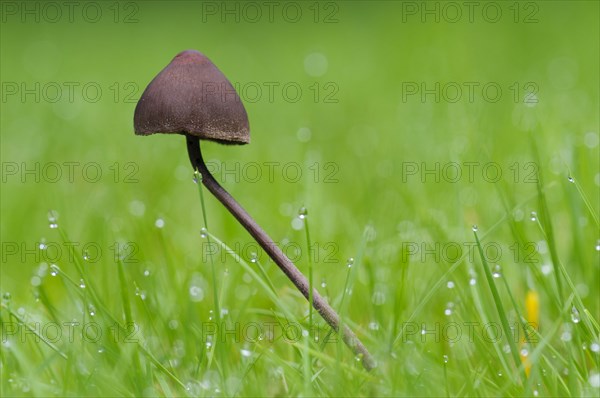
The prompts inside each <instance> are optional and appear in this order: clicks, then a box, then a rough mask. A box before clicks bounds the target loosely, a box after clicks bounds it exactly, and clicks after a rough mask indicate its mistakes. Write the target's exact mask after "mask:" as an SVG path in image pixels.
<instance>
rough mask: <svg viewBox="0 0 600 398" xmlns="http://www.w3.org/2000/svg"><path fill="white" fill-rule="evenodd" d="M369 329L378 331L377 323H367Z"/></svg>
mask: <svg viewBox="0 0 600 398" xmlns="http://www.w3.org/2000/svg"><path fill="white" fill-rule="evenodd" d="M369 329H371V330H379V323H377V322H370V323H369Z"/></svg>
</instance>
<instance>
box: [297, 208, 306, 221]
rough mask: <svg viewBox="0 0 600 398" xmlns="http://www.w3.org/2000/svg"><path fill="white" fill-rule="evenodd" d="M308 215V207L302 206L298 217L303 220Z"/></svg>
mask: <svg viewBox="0 0 600 398" xmlns="http://www.w3.org/2000/svg"><path fill="white" fill-rule="evenodd" d="M307 216H308V210H307V209H306V207H304V206H302V207H301V208H300V210H298V217H299V218H300V219H301V220H304V219H305V218H306V217H307Z"/></svg>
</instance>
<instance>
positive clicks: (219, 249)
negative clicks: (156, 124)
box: [0, 1, 600, 397]
mask: <svg viewBox="0 0 600 398" xmlns="http://www.w3.org/2000/svg"><path fill="white" fill-rule="evenodd" d="M417 3H418V4H420V3H419V2H417ZM102 4H104V3H102ZM135 4H137V5H138V6H139V10H138V13H137V14H136V15H137V18H138V19H139V22H138V23H133V24H123V23H114V22H113V21H112V19H111V18H112V16H113V14H111V13H112V12H113V10H112V9H109V8H106V9H104V15H107V16H110V18H109V17H107V19H103V20H101V21H100V22H99V23H97V24H90V23H87V22H85V21H83V20H81V19H76V21H75V22H73V23H68V21H66V20H62V21H61V22H60V23H43V22H40V23H35V22H33V21H32V20H31V19H29V20H28V21H26V22H24V23H21V22H20V19H19V18H18V17H17V18H16V19H14V18H13V16H10V15H8V16H7V20H6V22H4V21H3V22H2V25H0V29H1V33H2V34H1V35H0V44H1V46H0V59H1V60H2V61H1V64H0V74H1V79H0V80H2V82H3V87H2V90H3V91H2V95H3V96H4V97H3V99H2V103H1V106H2V109H1V110H2V112H1V115H2V116H1V117H0V128H1V131H2V135H1V144H2V145H1V149H0V152H1V155H2V170H3V173H2V178H3V181H2V191H1V203H0V211H1V216H2V223H1V226H0V232H1V236H2V237H1V241H2V250H1V251H2V266H1V269H0V271H1V272H0V276H1V278H0V293H1V295H2V301H1V304H0V322H1V323H2V328H1V333H2V334H1V337H2V338H1V340H2V346H1V347H2V350H1V352H0V395H2V396H3V397H4V396H6V397H8V396H36V397H37V396H94V397H95V396H178V397H186V396H276V395H277V396H279V395H285V396H299V395H302V396H540V397H541V396H598V394H599V385H600V326H599V323H600V303H599V289H598V286H600V268H599V266H598V264H599V263H600V261H599V260H600V241H599V240H598V238H599V228H600V227H599V224H598V211H599V208H598V203H599V201H600V192H599V188H598V187H599V185H600V177H599V175H600V174H599V170H600V164H599V159H598V132H599V130H600V123H599V115H598V109H599V108H600V100H599V92H598V87H599V84H600V83H599V77H598V76H599V74H598V70H599V68H600V65H599V62H598V59H599V58H598V51H599V50H598V48H599V42H598V37H599V36H600V35H599V34H598V30H599V27H598V20H597V15H598V3H597V2H584V1H580V2H569V3H566V2H561V1H552V2H538V3H535V4H537V5H538V6H539V11H538V13H537V14H536V15H537V18H538V19H539V22H538V23H532V24H525V23H514V22H513V21H512V19H511V18H512V17H513V14H512V12H513V11H512V9H509V8H508V7H509V6H510V5H511V4H512V2H498V3H497V4H499V5H500V6H501V7H503V11H504V14H503V15H504V16H507V18H506V19H502V20H501V21H500V22H499V23H496V24H490V23H486V22H485V21H483V20H481V19H478V20H477V21H475V22H474V23H468V22H466V21H462V22H459V23H447V22H444V21H442V22H440V23H434V22H431V20H428V22H426V23H421V22H420V19H419V18H418V17H417V18H416V19H410V18H409V20H408V21H407V22H406V23H399V22H398V21H399V19H398V18H400V21H401V17H402V6H403V5H402V3H401V2H376V3H367V2H358V1H357V2H354V1H353V2H340V3H335V4H336V5H337V6H338V7H339V9H338V13H337V14H336V16H337V18H338V19H339V22H337V23H331V24H324V23H314V22H313V21H312V19H311V18H312V17H313V16H314V15H313V14H312V12H313V11H314V10H313V9H310V8H308V7H309V6H310V4H309V3H306V4H305V3H302V7H304V8H303V11H304V15H305V16H310V17H311V18H309V17H307V18H305V19H302V21H300V22H299V23H297V24H292V23H288V22H286V21H284V20H282V19H281V18H279V19H276V21H275V22H273V23H267V22H265V21H262V22H261V23H256V24H253V23H249V22H243V21H242V22H240V23H234V22H231V21H229V22H226V23H221V22H220V20H219V18H218V17H217V18H212V17H211V18H212V19H211V18H209V19H208V21H206V22H201V21H202V18H203V14H202V9H201V4H200V3H198V4H194V5H190V4H191V3H187V2H177V3H173V4H172V5H171V6H170V8H169V9H168V10H167V8H165V3H163V2H160V1H152V2H140V3H135ZM311 4H312V3H311ZM332 4H333V3H332ZM373 4H375V5H373ZM532 4H533V3H532ZM3 5H4V3H3ZM107 7H108V5H107ZM322 7H323V8H320V9H319V10H320V11H321V13H320V14H319V15H320V17H324V16H325V15H327V14H326V13H327V12H331V11H332V10H334V9H333V8H332V9H329V8H328V9H325V8H324V7H325V5H324V3H322ZM523 7H525V6H524V3H523ZM121 11H122V12H130V11H131V9H124V8H123V9H121ZM520 11H521V13H524V12H530V11H531V9H529V8H528V9H525V8H521V9H520ZM124 15H126V14H121V16H124ZM523 15H525V14H522V15H521V16H523ZM394 16H396V17H397V18H394ZM165 17H169V18H165ZM74 33H76V34H74ZM149 43H151V45H150V44H149ZM282 43H285V44H282ZM185 48H196V49H198V50H201V51H203V52H205V53H206V54H207V55H208V56H209V57H210V58H211V59H212V60H213V61H214V62H215V63H216V64H217V65H218V66H219V67H220V68H221V69H222V70H223V72H224V73H225V74H226V75H227V76H229V77H230V78H231V80H233V81H237V82H240V83H241V87H242V89H241V90H240V91H242V92H243V90H247V91H246V94H247V95H246V96H243V99H244V103H245V106H246V108H247V110H248V114H249V116H250V121H251V131H252V144H251V145H248V146H246V147H229V146H227V147H225V146H218V145H216V144H211V143H208V144H203V152H204V154H205V155H206V157H207V159H206V160H207V162H208V163H209V164H210V165H211V166H212V167H213V169H214V170H215V175H216V178H217V180H219V181H221V182H222V184H223V185H224V186H225V188H226V189H227V190H228V191H230V192H231V193H232V195H233V196H234V197H235V198H236V199H237V200H238V201H239V202H240V203H241V204H242V205H243V206H244V207H245V208H246V209H247V210H248V212H249V213H250V214H251V215H252V216H253V217H254V218H255V219H256V220H257V221H258V222H259V223H260V224H261V225H262V226H263V227H264V229H265V230H266V231H267V232H268V233H269V234H270V235H271V236H272V237H273V238H274V240H275V241H276V242H278V244H279V245H280V246H281V247H282V249H283V250H284V252H286V253H287V254H288V256H289V257H290V258H292V259H293V261H294V262H295V263H296V265H297V266H298V267H299V268H300V269H301V270H302V272H303V273H304V274H305V275H307V277H309V280H310V283H311V285H314V286H315V287H316V288H317V289H318V290H319V291H320V292H321V293H322V294H323V296H325V297H327V299H328V301H329V302H330V303H331V304H332V306H333V308H335V309H336V311H338V313H339V314H340V316H341V318H342V322H343V323H344V324H346V325H348V326H349V327H350V328H351V329H352V330H353V331H355V332H356V334H357V335H358V336H359V337H360V338H361V340H362V341H363V342H364V343H365V345H366V346H367V347H368V349H369V350H370V352H371V353H372V354H373V355H374V356H375V357H376V358H377V360H378V364H379V366H378V367H377V368H376V369H375V370H374V371H372V372H366V371H364V370H363V368H362V367H361V364H360V362H359V361H357V358H355V357H354V356H353V354H352V352H351V351H350V350H348V348H347V347H346V346H345V345H344V344H343V342H341V340H340V339H339V338H338V337H337V336H336V334H335V333H332V331H331V330H330V328H329V327H327V325H326V323H325V322H324V321H323V320H322V319H321V318H320V317H319V315H318V313H315V312H313V311H311V310H310V308H309V306H308V305H307V302H306V300H305V299H304V298H303V297H302V295H301V294H300V293H298V292H297V291H296V290H295V288H294V287H293V285H292V284H291V283H290V282H289V281H288V280H287V278H286V277H285V276H284V275H283V274H282V273H281V271H280V270H279V269H278V268H277V267H276V266H275V264H273V262H272V261H270V259H269V258H268V257H267V256H266V255H265V253H264V252H263V251H262V250H260V248H259V247H258V245H256V244H255V243H253V242H252V240H251V239H250V237H249V236H248V235H247V234H246V233H245V231H244V230H243V229H242V228H241V227H240V226H239V225H238V224H237V222H236V221H235V219H234V218H233V217H232V216H231V215H229V214H228V213H227V212H226V211H225V210H224V209H223V207H222V206H221V205H220V204H219V203H218V202H217V201H216V200H215V199H214V198H212V197H211V196H209V195H203V191H202V189H200V196H199V195H198V188H199V187H200V188H201V185H200V184H195V183H194V182H193V178H194V174H193V171H192V170H191V168H190V166H189V162H188V159H187V156H186V154H185V143H184V139H183V138H182V137H172V136H152V137H144V138H142V137H135V136H134V135H133V132H132V115H133V109H134V106H135V99H137V97H139V95H140V94H141V90H142V89H143V87H144V86H145V85H146V84H147V83H148V81H149V80H150V79H151V78H152V77H153V76H154V75H155V74H156V73H157V72H158V71H159V70H160V68H162V67H164V65H165V64H166V63H167V62H169V60H170V58H171V57H172V56H174V55H175V54H176V53H177V52H178V51H180V50H183V49H185ZM312 53H320V54H323V55H325V57H326V60H327V68H326V71H325V72H324V74H322V75H319V74H318V73H317V76H314V75H313V74H314V71H315V70H318V69H319V68H320V67H322V65H321V66H319V63H318V62H316V61H314V60H315V59H317V60H318V59H319V57H317V58H314V57H312V58H311V57H309V55H310V54H312ZM311 60H312V61H311ZM305 61H306V62H305ZM313 63H314V64H313ZM309 72H310V73H309ZM311 73H313V74H311ZM473 81H474V82H478V83H480V86H482V85H484V84H485V83H488V82H495V83H497V84H498V85H499V86H500V87H502V89H503V93H504V95H503V96H502V97H501V98H500V100H499V101H497V102H490V101H486V100H484V99H483V98H482V96H481V93H480V91H476V94H475V98H474V100H473V101H469V99H468V98H467V97H464V96H463V97H462V98H461V100H460V101H457V102H449V101H445V100H444V98H441V99H440V100H438V101H435V100H433V99H432V98H433V97H432V96H429V97H426V98H425V100H422V99H421V97H420V96H419V95H416V96H409V97H408V98H407V99H406V100H403V92H402V87H403V83H407V82H408V83H411V82H412V83H414V82H416V83H417V87H419V83H420V82H426V83H427V87H428V88H431V87H433V85H434V83H435V82H439V83H440V84H441V85H443V84H445V83H448V82H458V83H460V82H473ZM36 82H37V83H39V84H40V87H44V85H46V86H47V84H48V83H50V82H57V83H59V85H60V84H62V83H63V82H78V83H80V86H78V87H81V86H82V85H83V84H85V83H86V82H94V83H97V84H98V85H99V86H100V87H101V88H102V91H103V95H102V97H101V99H100V100H99V101H97V102H91V101H89V100H86V99H85V98H84V97H83V96H82V95H81V92H80V91H78V90H76V91H75V92H74V99H73V101H70V100H69V98H68V95H66V94H65V95H63V97H62V98H61V99H60V100H59V101H56V102H51V101H49V100H48V98H46V97H44V95H42V94H41V93H40V100H39V101H35V98H34V95H33V94H28V95H27V96H25V97H24V98H22V97H21V96H20V93H18V94H14V95H13V94H9V92H10V89H11V88H14V87H17V88H18V89H19V90H20V87H21V85H20V84H21V83H24V84H26V85H27V86H26V88H32V87H35V84H36ZM264 82H277V83H279V86H277V87H279V88H281V87H282V86H283V85H284V84H286V83H289V82H294V83H297V84H298V85H300V87H302V89H303V93H304V95H303V96H302V98H301V99H300V100H299V101H297V102H291V101H287V100H285V99H284V97H283V95H282V92H281V91H280V90H277V89H276V90H275V91H274V92H273V95H274V97H273V100H272V101H271V100H270V99H269V98H268V96H267V95H266V91H263V96H262V97H261V98H260V99H259V100H256V101H252V100H251V96H250V91H249V90H250V89H251V88H252V87H256V85H253V84H250V83H256V84H258V86H259V87H266V86H264V85H263V83H264ZM528 82H534V83H535V85H534V86H535V87H537V94H536V95H537V99H538V102H537V103H536V104H535V106H531V105H532V104H525V103H523V101H521V100H520V99H521V98H528V99H531V95H530V94H528V90H529V89H530V88H531V87H534V86H531V85H529V86H528V85H527V84H528ZM10 83H16V84H17V85H16V86H12V85H10ZM128 83H132V84H133V85H132V86H131V85H129V86H126V84H128ZM329 83H332V84H333V86H332V85H327V84H329ZM515 83H517V85H516V86H513V84H515ZM7 84H8V85H7ZM244 84H245V86H244ZM47 87H48V90H50V88H51V86H47ZM63 87H65V86H64V85H63ZM111 87H112V88H111ZM130 87H133V88H136V87H137V92H136V93H134V95H133V97H132V98H133V101H127V100H126V97H127V95H128V94H129V90H130ZM244 87H245V89H244ZM311 87H312V88H311ZM332 87H333V88H335V89H336V90H334V91H335V94H331V93H332V92H333V91H331V88H332ZM511 87H512V88H511ZM526 87H529V89H528V88H526ZM517 89H518V90H517ZM7 90H9V91H7ZM316 90H318V91H316ZM515 90H517V91H515ZM48 93H49V91H48ZM90 93H91V92H90ZM316 94H319V95H318V97H319V98H318V99H317V100H315V95H316ZM115 95H117V97H118V98H115ZM136 95H137V96H136ZM327 95H333V97H332V98H334V99H335V100H337V102H325V101H324V98H325V97H326V96H327ZM513 95H517V100H516V101H515V100H514V98H513ZM69 162H75V163H74V165H73V164H72V163H69ZM69 164H72V166H69ZM469 164H471V165H473V164H474V165H475V166H473V169H472V173H471V174H469V168H468V165H469ZM456 165H460V170H461V171H462V174H461V176H460V177H459V178H453V177H455V176H456V175H455V174H452V173H453V172H454V171H455V170H456ZM485 165H491V166H494V167H489V168H488V169H484V166H485ZM15 167H16V169H15ZM57 167H58V170H60V172H61V174H60V176H59V177H57V178H54V177H55V172H56V170H57ZM69 167H73V169H72V175H70V174H69ZM269 167H271V168H269ZM436 167H437V169H436ZM496 169H500V170H501V172H502V174H501V176H500V177H499V178H497V179H496V178H494V177H495V174H494V173H493V172H494V171H495V170H496ZM15 170H16V171H15ZM84 170H85V172H84ZM98 170H100V171H101V175H100V176H99V177H98V178H96V177H97V176H96V174H95V172H96V171H98ZM256 170H259V171H260V172H259V174H258V176H257V177H256V174H255V171H256ZM296 170H301V173H300V175H299V176H298V178H296V174H295V173H294V171H296ZM428 170H429V171H428ZM432 170H433V171H432ZM484 170H485V172H484ZM196 177H197V176H196ZM303 207H305V208H306V211H307V214H308V217H307V218H305V219H301V218H300V217H299V212H300V213H303V212H304V210H301V209H302V208H303ZM473 225H477V226H478V228H477V231H476V232H473V230H472V226H473ZM349 264H350V265H351V266H350V267H349V266H348V265H349Z"/></svg>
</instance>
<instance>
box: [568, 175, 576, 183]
mask: <svg viewBox="0 0 600 398" xmlns="http://www.w3.org/2000/svg"><path fill="white" fill-rule="evenodd" d="M567 180H569V182H570V183H574V182H575V179H574V178H573V177H571V176H569V177H567Z"/></svg>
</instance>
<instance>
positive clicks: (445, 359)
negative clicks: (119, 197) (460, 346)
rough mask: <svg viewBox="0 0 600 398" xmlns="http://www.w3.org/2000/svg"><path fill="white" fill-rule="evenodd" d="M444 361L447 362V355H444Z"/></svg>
mask: <svg viewBox="0 0 600 398" xmlns="http://www.w3.org/2000/svg"><path fill="white" fill-rule="evenodd" d="M444 363H448V355H444Z"/></svg>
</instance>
